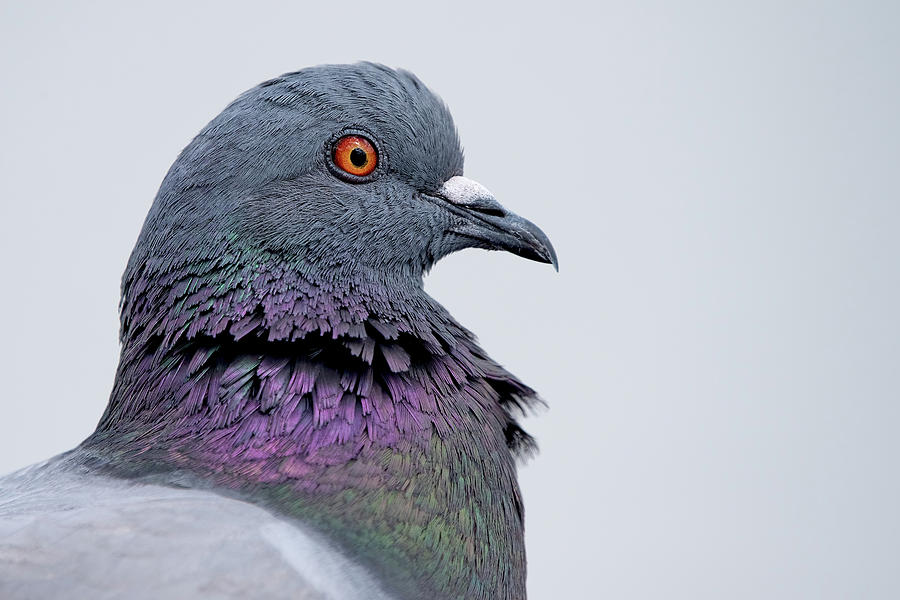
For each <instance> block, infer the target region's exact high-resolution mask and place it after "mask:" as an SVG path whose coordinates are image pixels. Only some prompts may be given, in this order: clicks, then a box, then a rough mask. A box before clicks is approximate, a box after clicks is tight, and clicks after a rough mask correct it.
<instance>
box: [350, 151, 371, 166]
mask: <svg viewBox="0 0 900 600" xmlns="http://www.w3.org/2000/svg"><path fill="white" fill-rule="evenodd" d="M350 162H352V163H353V166H354V167H362V166H363V165H365V164H366V163H367V162H369V155H368V154H366V151H365V150H363V149H362V148H354V149H353V150H351V151H350Z"/></svg>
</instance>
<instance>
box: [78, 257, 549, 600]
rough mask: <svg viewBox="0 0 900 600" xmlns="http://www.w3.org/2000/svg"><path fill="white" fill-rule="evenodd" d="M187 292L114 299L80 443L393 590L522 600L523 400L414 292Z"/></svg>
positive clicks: (202, 288)
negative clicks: (181, 484) (294, 530)
mask: <svg viewBox="0 0 900 600" xmlns="http://www.w3.org/2000/svg"><path fill="white" fill-rule="evenodd" d="M282 277H284V274H282ZM192 281H193V280H192V279H191V278H190V277H188V278H186V279H185V278H182V279H181V280H179V281H176V282H169V283H168V284H167V285H166V286H165V287H156V286H144V288H143V291H142V295H141V297H140V298H127V297H126V298H125V300H123V311H127V310H132V311H133V312H131V314H130V315H129V318H130V320H128V319H126V318H123V332H125V335H124V336H123V337H124V346H123V352H122V359H121V362H120V365H119V371H118V373H117V377H116V383H115V387H114V390H113V394H112V397H111V399H110V404H109V406H108V408H107V411H106V413H105V414H104V417H103V419H102V420H101V423H100V425H99V426H98V429H97V431H96V432H95V433H94V435H93V436H92V437H91V438H90V439H89V440H88V441H87V442H86V443H85V448H86V449H87V450H89V451H92V452H95V453H100V454H102V455H103V456H104V457H105V458H106V459H108V461H109V462H108V464H109V465H111V466H110V467H109V468H110V469H112V470H113V471H116V472H120V473H122V474H124V475H130V476H136V475H137V476H139V475H141V474H144V473H150V472H154V473H157V474H158V473H160V472H162V473H166V472H179V473H187V474H190V475H191V476H195V477H197V478H199V480H201V481H203V482H204V484H206V485H212V486H215V487H219V488H223V489H227V490H231V491H233V492H235V493H238V494H242V495H245V496H246V497H248V498H250V499H253V500H255V501H259V502H262V503H264V504H266V505H267V506H269V507H270V508H272V509H273V510H276V511H278V512H281V513H283V514H286V515H289V516H291V517H295V518H298V519H300V520H302V521H303V522H304V523H306V524H308V525H310V526H313V527H315V528H317V529H319V530H321V531H322V532H324V533H326V534H327V535H328V536H329V537H330V538H331V539H334V540H335V541H337V543H339V544H340V545H342V546H343V547H344V548H346V549H348V551H350V552H352V553H353V554H354V556H356V557H357V558H358V559H359V560H360V561H361V562H363V563H364V564H366V565H368V566H369V567H370V568H371V569H372V570H373V571H374V572H376V573H377V574H378V575H380V576H381V577H382V579H383V581H384V582H385V585H387V586H388V587H389V588H390V589H391V590H393V591H394V592H395V593H397V594H398V595H400V596H401V597H403V596H409V597H418V595H420V594H422V593H424V592H425V591H427V592H429V593H430V594H431V595H433V596H434V597H435V598H455V597H459V598H463V597H465V598H510V599H512V598H524V595H525V592H524V573H525V568H524V545H523V537H522V507H521V502H520V498H519V490H518V487H517V483H516V477H515V465H514V457H513V454H512V452H511V451H510V447H509V446H510V444H512V445H515V444H516V443H519V442H522V441H523V440H526V439H527V436H526V435H525V434H524V432H522V431H521V430H520V429H519V428H518V426H517V425H516V424H515V422H514V420H513V419H512V418H511V417H510V414H509V409H510V407H511V406H512V405H515V404H519V403H527V402H528V401H529V400H530V399H531V398H532V396H533V392H531V390H529V389H528V388H527V387H525V386H523V385H522V384H520V383H519V382H518V381H517V380H516V379H515V378H513V377H512V376H511V375H509V374H508V373H507V372H506V371H504V370H503V369H502V368H500V367H499V366H497V365H496V364H495V363H494V362H493V361H491V360H490V359H489V358H488V357H487V356H486V355H485V354H484V353H483V352H482V351H481V349H480V348H479V347H478V346H477V345H476V344H475V342H474V340H473V338H472V336H471V335H470V334H469V333H468V332H467V331H465V330H464V329H463V328H461V327H460V326H459V325H457V324H456V323H455V322H454V321H453V320H452V319H451V318H450V317H449V315H447V313H446V312H445V311H443V309H441V308H440V307H439V306H438V305H437V304H436V303H434V302H433V301H431V300H430V298H428V297H427V296H426V295H425V294H424V292H420V293H416V292H414V291H413V292H408V293H410V294H411V295H410V297H407V298H403V299H402V301H401V302H396V303H393V304H394V306H395V309H394V310H390V305H391V304H392V302H391V299H390V298H387V302H386V303H382V304H381V305H378V302H382V301H383V300H385V299H384V298H381V299H378V301H377V302H376V301H374V300H373V299H372V298H371V297H367V293H366V292H361V290H359V289H356V290H355V293H354V294H350V293H349V292H348V291H347V290H338V292H339V293H335V290H333V289H332V290H327V291H326V290H322V289H321V288H318V287H316V286H309V285H306V287H302V286H301V287H300V288H297V287H295V286H282V287H280V288H279V287H278V286H274V287H271V286H270V288H271V289H276V290H280V292H281V294H282V295H281V296H280V297H278V298H273V297H271V296H270V295H263V296H260V297H256V296H254V295H253V289H252V286H250V285H249V284H248V287H247V288H245V292H246V294H249V298H250V300H249V301H248V296H247V295H241V294H239V293H238V294H232V295H230V296H229V295H228V294H225V295H223V293H222V292H223V288H222V287H221V286H220V287H218V288H216V289H213V290H212V291H210V289H209V287H208V286H210V285H216V284H215V282H214V281H210V280H207V281H205V282H201V283H200V284H198V283H192ZM173 283H174V285H172V284H173ZM266 283H267V285H268V284H271V283H272V282H266ZM305 283H307V284H308V282H305ZM286 290H287V291H286ZM350 291H353V290H350ZM163 293H164V294H165V295H166V297H165V302H159V301H155V300H154V298H153V296H154V294H156V295H159V294H163ZM316 294H320V295H319V296H316ZM298 295H302V296H303V298H300V300H303V301H302V302H301V301H298V297H297V296H298ZM157 300H161V299H157ZM158 306H167V307H170V306H180V308H179V311H181V312H179V313H172V312H171V311H170V310H169V309H166V311H165V312H164V313H160V314H155V313H154V310H152V308H153V307H158ZM285 306H289V307H290V308H289V309H285V308H284V307H285ZM373 308H377V312H376V310H373ZM386 308H388V309H389V310H386ZM133 309H139V310H133ZM142 311H143V312H142ZM184 311H187V313H188V314H189V315H190V316H189V317H185V316H183V313H184Z"/></svg>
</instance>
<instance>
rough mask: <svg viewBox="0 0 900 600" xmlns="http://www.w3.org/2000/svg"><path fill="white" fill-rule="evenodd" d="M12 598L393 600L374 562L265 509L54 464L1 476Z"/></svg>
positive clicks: (6, 594) (3, 575) (5, 577)
mask: <svg viewBox="0 0 900 600" xmlns="http://www.w3.org/2000/svg"><path fill="white" fill-rule="evenodd" d="M0 597H2V598H5V599H29V600H32V599H35V600H37V599H43V598H73V599H80V598H85V599H87V598H91V599H101V600H102V599H112V598H134V599H143V598H147V599H150V598H154V599H156V598H194V597H199V598H217V599H218V598H221V599H223V600H224V599H232V598H234V599H237V598H241V599H243V598H273V599H277V598H291V599H299V600H338V599H340V600H344V599H347V600H352V599H356V598H360V599H362V598H367V599H370V598H372V599H375V598H377V599H384V600H390V598H389V596H387V595H385V594H384V593H383V592H381V591H380V589H379V587H378V584H377V582H376V581H375V580H374V578H372V577H371V575H369V574H368V573H367V572H366V571H365V570H364V569H363V568H362V567H360V566H359V565H357V564H355V563H353V562H352V561H351V560H349V559H348V558H347V557H345V556H343V555H342V554H341V553H339V552H338V551H336V550H334V549H333V548H332V547H330V546H329V545H328V544H327V543H326V542H325V541H324V540H322V539H320V538H318V537H317V536H315V535H314V534H312V533H311V532H307V531H304V530H302V529H301V528H300V527H298V526H297V525H296V524H294V523H291V522H287V521H284V520H282V519H279V518H278V517H276V516H274V515H272V514H271V513H269V512H268V511H266V510H264V509H262V508H260V507H258V506H255V505H253V504H250V503H247V502H242V501H240V500H235V499H232V498H227V497H224V496H220V495H218V494H215V493H213V492H208V491H203V490H191V489H177V488H170V487H165V486H159V485H147V484H140V483H131V482H125V481H120V480H116V479H110V478H106V477H102V476H98V475H91V474H84V473H73V472H70V471H68V470H67V469H66V468H65V467H61V466H59V464H54V463H45V464H42V465H36V466H34V467H29V468H28V469H25V470H23V471H19V472H18V473H14V474H12V475H9V476H7V477H4V478H2V479H0Z"/></svg>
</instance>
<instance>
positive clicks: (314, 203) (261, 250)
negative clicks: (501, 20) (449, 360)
mask: <svg viewBox="0 0 900 600" xmlns="http://www.w3.org/2000/svg"><path fill="white" fill-rule="evenodd" d="M468 247H479V248H485V249H493V250H507V251H510V252H513V253H515V254H518V255H520V256H523V257H526V258H529V259H533V260H538V261H541V262H547V263H553V264H554V265H556V256H555V253H554V250H553V247H552V246H551V245H550V242H549V240H548V239H547V237H546V236H545V235H544V234H543V232H541V230H540V229H538V228H537V227H536V226H535V225H533V224H532V223H530V222H528V221H527V220H525V219H523V218H521V217H518V216H517V215H515V214H513V213H512V212H510V211H508V210H506V209H505V208H504V207H503V206H501V205H500V204H499V203H498V202H497V200H495V199H494V197H493V196H492V195H491V193H490V192H489V191H488V190H487V189H486V188H484V187H483V186H481V185H480V184H478V183H476V182H474V181H472V180H469V179H467V178H465V177H463V154H462V150H461V148H460V143H459V139H458V136H457V133H456V129H455V126H454V124H453V120H452V118H451V116H450V113H449V111H448V109H447V107H446V106H445V105H444V104H443V102H442V101H441V100H440V99H439V98H438V97H437V96H436V95H434V94H433V93H432V92H431V91H429V90H428V89H427V88H426V87H425V86H424V85H423V84H422V83H421V82H420V81H419V80H418V79H417V78H416V77H415V76H414V75H412V74H410V73H408V72H405V71H396V70H393V69H390V68H387V67H384V66H381V65H376V64H371V63H360V64H355V65H329V66H320V67H314V68H309V69H304V70H302V71H298V72H296V73H289V74H286V75H283V76H281V77H278V78H275V79H272V80H270V81H267V82H264V83H262V84H260V85H259V86H257V87H255V88H253V89H251V90H249V91H247V92H246V93H244V94H243V95H241V96H240V97H239V98H237V99H236V100H235V101H234V102H233V103H231V104H230V105H229V106H228V107H226V108H225V110H224V111H223V112H222V113H221V114H219V115H218V116H217V117H216V118H215V119H213V120H212V122H210V123H209V124H208V125H207V126H206V127H205V128H204V129H203V130H202V131H201V132H200V134H199V135H198V136H197V137H196V138H195V139H194V140H193V141H192V142H191V143H190V144H189V145H188V146H187V148H185V150H184V151H183V152H182V153H181V155H180V156H179V158H178V160H177V161H176V162H175V164H174V165H173V166H172V168H171V170H170V172H169V173H168V175H167V176H166V178H165V180H164V182H163V184H162V187H161V189H160V191H159V194H158V196H157V198H156V201H155V203H154V206H153V208H152V209H151V211H150V214H149V216H148V218H147V222H146V223H145V226H144V230H143V232H142V235H141V240H139V243H138V245H137V247H136V249H135V253H134V255H133V256H132V260H131V263H130V267H129V269H130V270H131V271H134V270H135V269H138V268H142V269H144V270H149V271H150V272H154V271H155V272H165V271H167V270H170V269H172V268H173V267H177V266H180V264H183V263H185V262H190V261H196V260H198V259H205V258H210V257H213V256H220V257H221V256H228V257H230V259H232V260H236V261H239V262H243V263H245V264H258V263H260V262H265V261H267V260H277V261H279V262H281V263H282V264H285V265H287V267H288V268H292V269H298V270H300V271H302V272H303V273H304V275H305V276H306V277H307V278H308V279H311V280H314V281H335V280H347V279H359V278H362V279H365V280H376V281H382V282H384V281H388V282H402V281H415V280H416V279H419V280H420V279H421V275H422V274H423V273H424V272H426V271H427V270H428V269H429V268H430V267H431V266H432V265H433V264H434V263H435V262H436V261H437V260H439V259H440V258H441V257H443V256H446V255H447V254H449V253H451V252H454V251H457V250H460V249H463V248H468ZM127 277H128V274H127V273H126V278H127Z"/></svg>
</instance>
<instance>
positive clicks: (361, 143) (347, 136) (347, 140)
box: [327, 130, 383, 183]
mask: <svg viewBox="0 0 900 600" xmlns="http://www.w3.org/2000/svg"><path fill="white" fill-rule="evenodd" d="M327 154H328V156H327V163H328V166H329V168H330V169H331V171H332V173H333V174H334V175H336V176H338V177H340V178H341V179H343V180H344V181H347V182H349V183H364V182H367V181H371V180H372V179H374V176H375V174H376V173H377V171H378V170H379V167H380V166H381V165H382V163H383V157H382V155H381V152H379V148H378V146H377V144H376V143H375V142H374V141H373V140H372V138H371V136H369V135H368V134H366V133H364V132H361V131H355V130H351V131H343V132H341V133H340V134H339V135H337V136H335V138H333V141H332V142H331V143H330V144H329V145H328V147H327Z"/></svg>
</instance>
